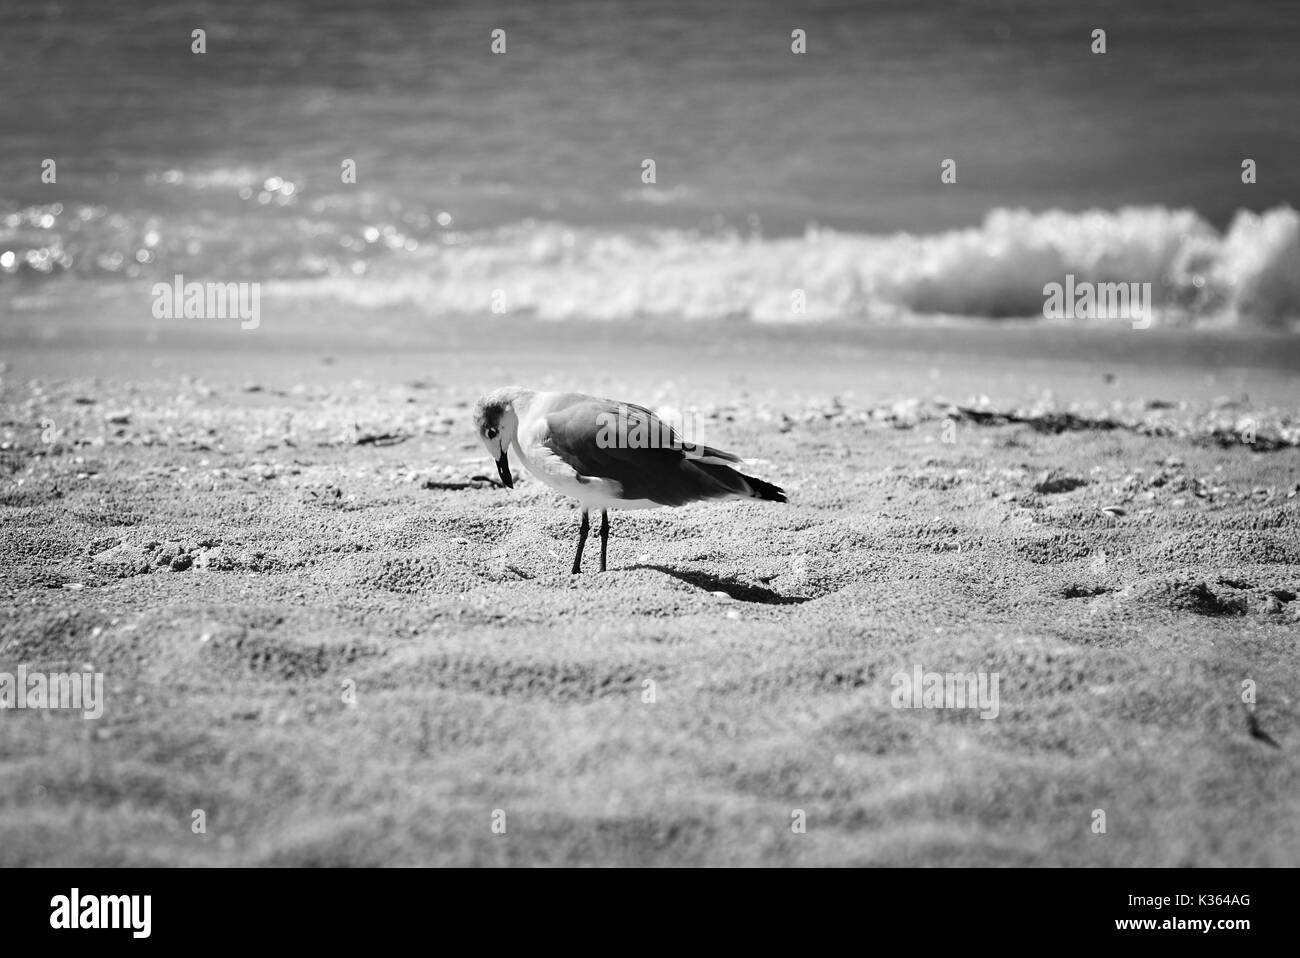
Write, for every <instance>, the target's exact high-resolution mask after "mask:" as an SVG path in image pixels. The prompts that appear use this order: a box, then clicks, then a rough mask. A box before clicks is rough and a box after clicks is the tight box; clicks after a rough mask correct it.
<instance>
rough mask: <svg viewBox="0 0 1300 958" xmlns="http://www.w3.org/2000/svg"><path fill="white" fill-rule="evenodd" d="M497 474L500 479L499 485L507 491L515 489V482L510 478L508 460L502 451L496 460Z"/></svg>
mask: <svg viewBox="0 0 1300 958" xmlns="http://www.w3.org/2000/svg"><path fill="white" fill-rule="evenodd" d="M497 474H498V475H499V476H500V477H501V484H502V485H504V486H505V487H506V488H507V489H513V488H514V487H515V481H514V480H513V479H511V478H510V460H509V458H507V456H506V451H505V450H504V449H502V450H501V458H500V459H498V460H497Z"/></svg>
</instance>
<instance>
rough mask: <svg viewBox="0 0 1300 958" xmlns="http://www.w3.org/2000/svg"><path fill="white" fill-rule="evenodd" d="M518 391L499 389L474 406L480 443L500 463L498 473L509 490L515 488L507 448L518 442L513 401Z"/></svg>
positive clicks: (475, 422)
mask: <svg viewBox="0 0 1300 958" xmlns="http://www.w3.org/2000/svg"><path fill="white" fill-rule="evenodd" d="M518 392H519V390H513V389H498V390H497V391H496V392H493V393H488V394H487V395H486V396H484V397H483V398H482V399H480V400H479V401H478V403H477V404H476V405H475V406H474V431H475V432H477V433H478V438H479V442H481V443H483V448H484V449H486V450H487V454H488V455H489V456H491V457H492V459H493V461H494V462H496V464H497V474H498V475H500V476H501V482H502V483H503V484H504V485H505V486H506V488H508V489H513V488H514V485H515V483H514V480H513V479H511V477H510V459H509V457H508V456H507V455H506V450H508V449H509V448H510V444H511V443H512V442H514V441H515V436H516V434H517V432H518V430H519V415H518V414H517V413H516V412H515V405H514V400H515V396H516V395H517V394H518Z"/></svg>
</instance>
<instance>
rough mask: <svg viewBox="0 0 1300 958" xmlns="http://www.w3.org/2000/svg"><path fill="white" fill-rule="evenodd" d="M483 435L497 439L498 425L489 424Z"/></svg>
mask: <svg viewBox="0 0 1300 958" xmlns="http://www.w3.org/2000/svg"><path fill="white" fill-rule="evenodd" d="M483 435H485V436H487V437H488V438H489V439H495V438H496V437H497V427H496V426H488V427H487V429H486V430H485V431H484V432H483Z"/></svg>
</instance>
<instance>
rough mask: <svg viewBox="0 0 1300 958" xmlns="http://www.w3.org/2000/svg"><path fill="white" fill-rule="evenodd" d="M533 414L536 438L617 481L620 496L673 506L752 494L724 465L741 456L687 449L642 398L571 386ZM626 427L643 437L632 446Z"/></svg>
mask: <svg viewBox="0 0 1300 958" xmlns="http://www.w3.org/2000/svg"><path fill="white" fill-rule="evenodd" d="M538 418H539V422H538V425H537V426H536V427H535V430H534V432H533V440H534V442H536V443H537V444H538V445H540V446H542V447H544V448H545V449H547V450H549V452H550V453H551V454H552V455H553V457H554V458H556V459H559V460H560V461H562V462H563V463H565V464H567V465H568V466H569V467H571V468H572V469H573V470H574V472H576V473H577V474H578V475H579V476H582V477H585V478H587V479H597V478H599V479H605V480H609V481H612V482H614V483H617V484H618V486H619V488H620V490H621V497H622V498H624V499H633V500H648V501H651V502H657V503H660V504H662V505H669V506H678V505H683V504H684V503H687V502H692V501H695V500H697V499H715V498H720V497H724V496H729V495H736V496H748V495H750V494H751V492H750V489H749V486H748V485H747V484H746V483H745V480H744V477H743V476H741V475H740V474H739V473H737V472H736V471H734V470H733V469H731V468H730V465H729V464H730V463H732V462H740V461H741V460H740V458H739V457H736V456H732V455H731V454H730V453H725V452H722V451H720V450H716V449H711V448H709V447H702V448H701V449H700V450H699V452H698V453H691V452H689V450H690V448H691V447H690V446H683V444H682V442H681V439H680V437H678V436H677V434H676V432H675V431H674V430H672V428H671V427H670V426H668V425H667V424H665V423H664V422H662V420H660V419H659V417H658V416H656V415H655V414H654V413H652V412H651V411H650V410H648V409H646V408H645V407H644V406H637V405H634V404H632V403H617V402H614V401H612V400H608V399H597V398H595V397H592V396H581V395H576V394H575V395H570V396H561V397H556V398H555V399H554V400H552V401H551V402H549V403H548V404H547V408H546V410H545V411H544V412H543V413H542V414H541V415H539V417H538ZM629 433H631V434H633V435H636V436H638V437H640V439H639V441H638V443H637V444H636V445H635V447H634V448H629V443H628V440H629V438H630V435H629ZM711 460H712V461H711Z"/></svg>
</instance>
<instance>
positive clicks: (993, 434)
mask: <svg viewBox="0 0 1300 958" xmlns="http://www.w3.org/2000/svg"><path fill="white" fill-rule="evenodd" d="M137 312H141V311H136V312H132V311H131V310H127V309H123V308H122V306H121V304H120V303H117V304H113V303H110V304H107V305H106V306H105V308H104V309H103V310H88V309H82V310H76V311H69V310H67V309H59V308H53V307H49V306H47V305H43V304H37V305H35V306H32V307H31V308H29V309H25V310H20V311H18V312H16V313H15V314H14V315H13V316H11V317H9V318H7V319H6V321H5V323H6V325H5V328H4V330H3V332H0V347H2V348H0V354H2V361H3V363H4V369H3V372H2V373H0V375H2V376H3V383H2V386H0V389H2V392H0V402H2V406H0V411H2V417H3V422H2V423H0V439H2V440H3V444H4V445H3V448H2V449H0V467H2V468H0V541H2V542H3V547H2V548H0V615H3V625H0V635H2V636H3V638H2V639H0V671H9V672H13V671H14V670H15V669H16V667H17V666H18V665H19V664H24V665H26V666H27V668H28V670H29V671H37V670H44V671H47V672H56V671H66V670H69V669H81V668H87V669H89V670H93V671H100V672H103V674H104V676H105V687H106V693H105V694H106V701H105V710H104V715H103V717H102V718H100V719H98V720H94V721H85V720H83V719H81V718H80V716H79V715H76V714H71V713H61V712H52V711H35V710H25V711H21V712H16V711H6V712H0V864H3V865H24V864H43V865H64V864H74V863H75V864H95V865H118V864H178V865H234V864H283V865H297V864H349V865H363V864H384V865H388V864H483V865H492V864H628V865H630V864H652V865H669V864H714V865H717V864H801V865H814V864H888V865H948V864H981V865H1000V864H1025V865H1065V864H1099V865H1202V866H1206V865H1296V864H1300V828H1298V826H1297V822H1300V798H1298V797H1297V796H1300V762H1298V761H1297V758H1296V748H1295V742H1296V736H1297V732H1296V729H1297V721H1298V720H1300V702H1297V699H1296V690H1297V689H1300V658H1298V657H1297V654H1296V653H1297V637H1298V636H1300V599H1297V594H1298V593H1300V495H1297V490H1300V451H1298V450H1297V443H1298V442H1300V402H1298V401H1297V396H1300V393H1298V392H1297V389H1296V386H1297V385H1298V384H1300V363H1297V362H1295V358H1296V355H1297V353H1296V347H1295V346H1294V345H1292V344H1291V343H1290V341H1288V340H1281V339H1275V340H1270V341H1267V342H1265V343H1264V344H1263V345H1262V346H1261V345H1260V344H1258V343H1252V342H1250V341H1248V340H1246V339H1244V338H1242V337H1239V336H1228V335H1223V336H1215V335H1214V334H1199V335H1197V336H1188V335H1177V334H1170V333H1158V332H1156V331H1145V333H1148V334H1149V335H1144V334H1143V333H1139V332H1137V331H1123V330H1120V331H1109V332H1106V331H1093V332H1082V333H1081V332H1078V331H1065V330H1061V331H1058V334H1059V335H1054V334H1053V333H1052V331H1050V330H1049V331H1044V330H1041V329H1021V330H1017V328H1016V327H1014V326H1002V327H999V328H997V329H994V330H985V332H986V333H988V335H987V336H985V337H980V336H977V335H975V334H974V333H972V332H970V331H967V330H960V329H959V330H943V329H938V330H936V329H933V328H931V329H926V330H918V331H911V332H899V331H870V332H861V331H853V330H848V329H845V330H842V331H839V332H833V333H824V332H814V331H811V330H800V329H797V328H782V329H776V328H772V329H763V330H758V331H754V330H751V329H749V328H747V327H740V326H737V327H708V328H695V329H693V330H692V331H690V332H686V331H677V332H674V333H668V334H664V333H662V332H661V333H660V334H659V335H656V336H647V335H645V334H639V333H636V332H635V331H634V330H633V329H631V328H630V327H622V328H613V327H594V326H593V327H589V328H583V327H576V326H573V325H569V326H565V327H548V326H545V325H541V324H536V323H531V324H530V323H527V322H507V321H484V322H482V323H481V324H476V325H474V326H472V327H470V328H468V329H462V330H461V332H459V333H458V334H456V335H455V336H447V335H444V334H440V333H439V332H438V331H436V330H430V329H428V328H427V326H426V325H425V324H422V322H421V320H420V318H419V317H416V316H413V315H411V316H403V315H401V314H400V311H399V314H398V315H370V314H361V315H355V314H348V315H339V314H333V315H330V314H322V313H321V312H320V311H319V310H315V311H300V312H299V313H297V314H295V315H293V316H289V314H288V312H286V313H283V314H274V313H273V314H272V315H270V316H268V317H267V318H266V319H264V320H263V325H262V328H261V329H260V330H258V331H257V333H255V334H254V333H244V334H242V335H241V334H240V333H239V331H238V330H213V329H211V328H210V327H171V328H165V329H161V330H160V329H158V328H156V327H154V326H151V325H150V320H149V317H148V314H147V310H145V311H142V312H143V313H144V315H143V316H138V315H137ZM277 322H279V323H280V324H279V325H278V324H277ZM509 381H521V382H524V383H525V384H528V385H534V386H537V387H547V386H560V387H564V388H573V389H580V390H584V391H590V392H596V393H602V394H606V395H611V396H614V397H616V398H627V399H632V400H636V401H641V402H645V403H648V404H652V405H655V404H660V405H668V406H672V407H675V408H678V409H689V410H691V411H692V414H693V415H694V417H695V419H694V420H693V421H694V422H695V423H696V424H697V426H698V427H699V428H700V430H701V432H702V436H703V438H705V439H706V440H707V441H709V442H711V443H714V444H716V445H720V446H722V447H724V448H729V449H733V450H735V451H737V452H740V453H741V454H743V455H746V456H751V457H755V458H758V459H760V460H762V462H761V464H760V465H757V466H755V467H754V468H755V472H756V474H758V475H761V476H763V477H764V478H767V479H769V480H771V481H773V482H776V483H778V484H780V485H782V486H783V487H785V489H786V490H787V491H788V493H789V495H790V503H789V504H788V505H784V506H782V505H776V504H771V503H758V502H737V503H724V504H709V505H701V506H695V507H691V508H688V509H682V510H657V511H654V512H644V513H631V514H621V515H615V516H614V520H613V532H612V536H611V543H610V548H611V551H610V571H609V572H607V573H605V574H603V575H602V574H599V573H596V572H594V571H591V572H589V573H587V574H584V575H582V576H577V577H574V576H570V575H569V574H568V567H569V564H570V562H571V558H572V550H573V547H574V543H575V538H576V532H577V523H578V514H577V512H576V510H575V509H574V507H573V505H572V504H571V503H568V502H566V501H564V500H562V499H561V498H559V497H558V496H557V495H555V494H554V493H552V492H551V491H550V490H548V489H547V488H545V487H543V486H541V485H540V484H539V483H538V482H536V481H535V480H532V479H531V478H530V477H527V476H522V477H520V481H519V482H518V484H517V487H516V489H515V490H513V491H507V490H504V489H502V488H499V487H498V486H496V485H495V484H494V483H492V482H490V481H485V480H483V479H476V478H475V477H476V476H488V475H491V474H492V472H493V470H492V465H491V463H490V462H489V461H488V460H487V459H486V458H485V457H484V456H483V455H482V452H481V449H480V447H479V446H478V445H477V443H476V442H475V440H474V437H473V435H472V433H471V431H470V425H469V412H470V405H471V404H472V402H473V400H474V399H475V398H476V396H477V394H478V392H479V391H481V390H482V389H485V388H488V387H491V386H495V385H501V384H503V383H505V382H509ZM51 427H52V430H51ZM1243 438H1253V439H1254V440H1255V441H1254V442H1253V443H1249V442H1244V441H1242V440H1243ZM593 558H594V556H593V553H592V550H590V549H589V550H588V568H589V569H592V570H594V568H595V564H594V562H593ZM918 665H919V666H921V667H922V668H923V669H924V670H925V671H935V672H983V673H994V672H996V673H997V674H998V675H999V677H1000V685H999V688H1000V701H999V709H998V714H997V716H996V718H992V719H989V720H983V719H981V718H979V716H978V714H977V713H976V712H975V711H974V710H970V709H964V710H963V709H897V708H894V707H893V705H892V704H891V693H892V692H893V685H892V684H891V679H892V677H893V676H894V675H895V674H896V673H898V672H907V673H910V672H912V670H913V669H914V668H915V667H916V666H918ZM1246 680H1251V681H1253V682H1254V683H1255V696H1256V700H1257V701H1256V704H1255V707H1254V709H1253V712H1252V711H1249V710H1248V709H1247V707H1246V706H1245V705H1243V703H1242V701H1241V698H1242V683H1243V681H1246ZM652 693H653V694H652ZM195 810H202V811H203V812H204V817H205V821H206V832H205V833H202V834H196V833H195V832H194V831H193V829H192V823H193V821H194V812H195ZM1097 810H1101V811H1104V813H1105V821H1106V831H1105V832H1104V833H1096V832H1094V831H1093V827H1094V822H1096V821H1097V816H1096V814H1095V813H1096V811H1097ZM800 811H802V812H803V813H804V818H805V819H806V823H807V827H806V831H805V832H803V833H797V832H795V831H792V823H793V822H795V821H796V820H797V819H798V814H797V813H798V812H800ZM500 813H503V815H502V814H500ZM494 816H495V817H494ZM503 820H504V823H505V833H504V834H500V833H498V832H494V830H493V825H494V822H495V823H497V826H498V831H499V829H500V823H501V822H502V821H503Z"/></svg>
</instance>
